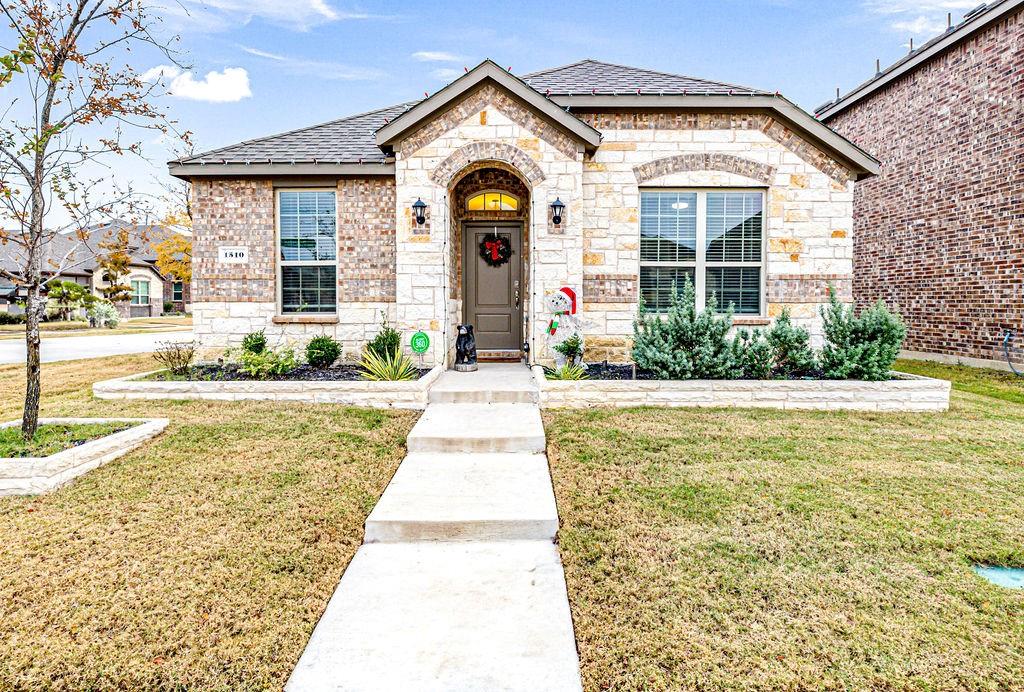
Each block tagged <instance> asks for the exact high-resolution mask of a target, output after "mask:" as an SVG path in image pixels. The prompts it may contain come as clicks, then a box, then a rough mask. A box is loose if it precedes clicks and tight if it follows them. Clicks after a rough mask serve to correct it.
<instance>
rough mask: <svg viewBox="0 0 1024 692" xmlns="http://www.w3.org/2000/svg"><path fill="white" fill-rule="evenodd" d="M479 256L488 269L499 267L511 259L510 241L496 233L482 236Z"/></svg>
mask: <svg viewBox="0 0 1024 692" xmlns="http://www.w3.org/2000/svg"><path fill="white" fill-rule="evenodd" d="M480 256H481V257H483V258H484V262H487V266H489V267H500V266H501V265H503V264H505V263H506V262H508V261H509V259H510V258H511V257H512V243H511V241H510V240H509V239H508V238H506V237H504V236H500V235H498V234H497V233H492V234H491V235H486V236H484V239H483V240H481V241H480Z"/></svg>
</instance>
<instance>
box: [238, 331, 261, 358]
mask: <svg viewBox="0 0 1024 692" xmlns="http://www.w3.org/2000/svg"><path fill="white" fill-rule="evenodd" d="M266 347H267V335H266V334H265V333H264V332H263V330H262V329H261V330H259V331H258V332H249V333H248V334H246V335H245V336H244V337H243V338H242V351H244V352H245V353H251V354H253V355H256V354H259V353H263V350H264V349H266Z"/></svg>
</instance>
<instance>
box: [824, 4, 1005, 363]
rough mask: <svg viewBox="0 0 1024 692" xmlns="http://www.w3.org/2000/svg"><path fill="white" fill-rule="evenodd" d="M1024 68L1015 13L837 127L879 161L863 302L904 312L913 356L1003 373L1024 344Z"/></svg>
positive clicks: (862, 196)
mask: <svg viewBox="0 0 1024 692" xmlns="http://www.w3.org/2000/svg"><path fill="white" fill-rule="evenodd" d="M1021 65H1024V13H1022V12H1017V13H1016V14H1012V15H1011V16H1009V17H1006V18H1003V19H1000V20H998V21H995V22H993V23H992V24H990V25H989V26H987V27H986V28H984V29H982V30H980V31H979V32H978V33H976V34H974V35H973V36H970V37H968V38H966V39H964V40H962V41H960V42H959V43H957V44H955V45H954V46H952V47H950V48H949V49H948V50H946V51H945V52H943V53H941V54H939V55H936V56H935V57H933V58H931V59H930V60H928V61H927V62H925V63H923V64H922V65H921V66H919V67H917V68H916V69H914V70H912V71H911V72H909V73H907V74H905V75H903V76H901V77H899V78H898V79H896V80H894V81H893V82H891V83H889V84H886V85H885V86H884V87H882V88H880V89H878V90H877V91H875V92H874V93H872V94H870V95H868V96H866V97H865V98H864V99H862V100H861V101H859V102H855V103H853V104H852V105H851V106H850V107H849V108H847V109H846V110H844V111H841V112H839V113H838V114H837V115H835V116H833V117H831V118H830V119H829V120H827V124H828V125H829V126H830V127H832V128H834V129H835V130H836V131H838V132H840V133H841V134H843V135H845V136H846V137H848V138H850V139H851V140H852V141H853V142H855V143H856V144H858V145H860V146H861V147H862V148H864V149H866V150H867V151H868V152H869V153H871V154H872V155H874V156H875V157H876V158H878V159H879V160H880V161H881V162H882V173H881V175H879V176H877V177H875V178H871V179H869V180H865V181H863V182H861V183H858V184H857V188H856V192H855V201H854V209H855V212H856V215H855V222H854V226H853V231H854V233H853V237H854V284H853V293H854V297H855V299H856V302H857V304H858V305H860V306H865V305H869V304H871V303H874V302H875V301H878V300H885V301H886V302H887V303H888V304H889V305H891V306H895V307H896V308H898V309H899V311H900V312H901V313H902V315H903V318H904V320H905V321H906V323H907V326H908V334H907V340H906V342H905V344H904V347H905V348H906V349H907V350H908V351H911V352H916V353H919V354H921V355H927V356H929V357H938V358H942V359H944V360H950V361H956V360H962V361H965V362H970V363H976V364H982V365H1002V366H1004V367H1005V362H1006V361H1005V358H1004V354H1003V352H1002V339H1003V334H1004V331H1005V330H1007V329H1012V330H1015V331H1016V333H1017V335H1018V336H1017V339H1016V343H1017V344H1018V345H1019V344H1021V343H1024V332H1022V331H1021V330H1022V324H1021V321H1022V315H1024V282H1022V280H1021V279H1022V276H1024V194H1022V192H1021V191H1022V190H1024V107H1022V105H1021V104H1022V103H1024V71H1022V70H1021ZM1019 352H1020V351H1018V353H1019Z"/></svg>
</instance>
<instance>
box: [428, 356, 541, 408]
mask: <svg viewBox="0 0 1024 692" xmlns="http://www.w3.org/2000/svg"><path fill="white" fill-rule="evenodd" d="M428 396H429V400H430V402H431V403H435V404H530V403H537V401H538V400H539V398H538V392H537V385H536V383H535V382H534V380H533V373H531V372H530V369H529V368H527V367H526V366H525V365H522V364H504V363H500V364H499V363H480V365H479V369H478V370H477V371H476V372H455V371H454V370H449V371H447V372H445V373H442V374H441V376H440V377H439V378H438V379H437V382H435V383H434V385H433V386H432V387H431V388H430V393H429V394H428Z"/></svg>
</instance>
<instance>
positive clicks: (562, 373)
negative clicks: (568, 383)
mask: <svg viewBox="0 0 1024 692" xmlns="http://www.w3.org/2000/svg"><path fill="white" fill-rule="evenodd" d="M568 357H569V356H566V358H568ZM544 378H545V379H548V380H585V379H587V371H586V370H584V369H583V366H582V365H574V364H572V363H566V364H565V365H563V366H562V367H561V368H557V369H556V368H549V367H547V366H545V367H544Z"/></svg>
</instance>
